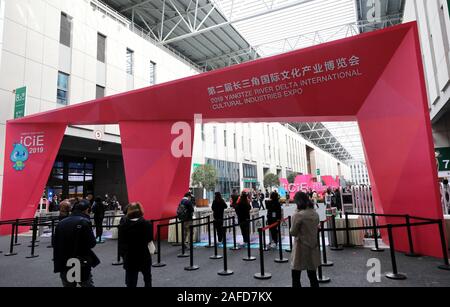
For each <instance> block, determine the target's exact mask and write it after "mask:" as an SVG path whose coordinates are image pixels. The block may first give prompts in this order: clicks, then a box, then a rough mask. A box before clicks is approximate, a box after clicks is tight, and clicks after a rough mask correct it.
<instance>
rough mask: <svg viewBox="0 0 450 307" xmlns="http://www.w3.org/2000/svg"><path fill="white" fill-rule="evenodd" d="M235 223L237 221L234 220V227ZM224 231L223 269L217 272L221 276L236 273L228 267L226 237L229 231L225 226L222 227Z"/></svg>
mask: <svg viewBox="0 0 450 307" xmlns="http://www.w3.org/2000/svg"><path fill="white" fill-rule="evenodd" d="M234 225H235V223H234V221H233V227H234ZM222 233H223V237H224V240H223V271H219V272H217V274H218V275H220V276H229V275H232V274H234V272H233V271H232V270H229V269H228V258H227V239H226V235H227V232H226V228H225V227H224V228H223V229H222Z"/></svg>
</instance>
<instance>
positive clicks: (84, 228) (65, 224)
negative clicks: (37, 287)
mask: <svg viewBox="0 0 450 307" xmlns="http://www.w3.org/2000/svg"><path fill="white" fill-rule="evenodd" d="M89 211H90V203H89V201H87V200H80V201H78V202H76V203H75V204H74V206H73V209H72V214H71V215H70V216H69V217H67V218H65V219H64V220H62V221H61V222H59V224H58V226H57V227H56V230H55V236H54V241H53V259H54V272H55V273H60V277H61V281H62V283H63V286H64V287H76V286H77V285H79V286H81V287H94V282H93V279H92V274H91V269H92V268H94V267H96V266H97V265H98V264H100V260H99V259H98V258H97V256H96V255H95V253H94V252H93V251H92V248H94V247H95V244H96V240H95V236H94V234H93V232H92V228H91V225H92V224H91V220H90V216H89Z"/></svg>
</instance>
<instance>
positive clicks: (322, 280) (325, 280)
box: [317, 276, 331, 284]
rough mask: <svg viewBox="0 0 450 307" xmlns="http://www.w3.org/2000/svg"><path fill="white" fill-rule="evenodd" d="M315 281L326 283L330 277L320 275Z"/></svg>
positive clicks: (329, 280)
mask: <svg viewBox="0 0 450 307" xmlns="http://www.w3.org/2000/svg"><path fill="white" fill-rule="evenodd" d="M317 281H318V282H319V284H327V283H329V282H331V278H330V277H325V276H322V278H317Z"/></svg>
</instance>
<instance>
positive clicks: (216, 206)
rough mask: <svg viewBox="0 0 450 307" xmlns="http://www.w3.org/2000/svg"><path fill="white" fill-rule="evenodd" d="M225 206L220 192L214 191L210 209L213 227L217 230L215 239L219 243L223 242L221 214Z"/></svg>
mask: <svg viewBox="0 0 450 307" xmlns="http://www.w3.org/2000/svg"><path fill="white" fill-rule="evenodd" d="M226 208H227V204H226V203H225V201H224V200H223V198H222V194H220V192H216V194H215V198H214V201H213V203H212V207H211V209H212V211H213V217H214V227H215V229H216V232H217V240H218V242H219V243H222V242H223V239H224V238H223V216H224V211H225V209H226Z"/></svg>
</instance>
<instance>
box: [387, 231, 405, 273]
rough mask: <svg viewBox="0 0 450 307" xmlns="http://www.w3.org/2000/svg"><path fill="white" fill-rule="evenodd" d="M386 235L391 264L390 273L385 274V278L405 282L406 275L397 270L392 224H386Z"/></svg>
mask: <svg viewBox="0 0 450 307" xmlns="http://www.w3.org/2000/svg"><path fill="white" fill-rule="evenodd" d="M388 235H389V246H390V248H389V249H390V252H391V263H392V272H390V273H386V277H387V278H389V279H394V280H405V279H406V275H405V274H403V273H399V272H398V270H397V261H396V259H395V245H394V236H393V234H392V224H388Z"/></svg>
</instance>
